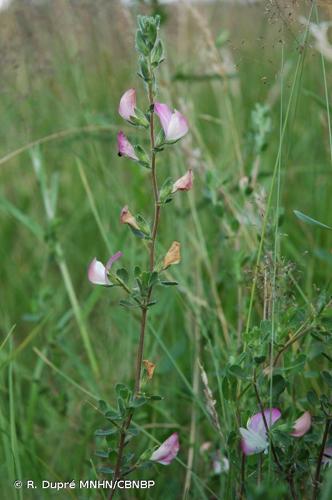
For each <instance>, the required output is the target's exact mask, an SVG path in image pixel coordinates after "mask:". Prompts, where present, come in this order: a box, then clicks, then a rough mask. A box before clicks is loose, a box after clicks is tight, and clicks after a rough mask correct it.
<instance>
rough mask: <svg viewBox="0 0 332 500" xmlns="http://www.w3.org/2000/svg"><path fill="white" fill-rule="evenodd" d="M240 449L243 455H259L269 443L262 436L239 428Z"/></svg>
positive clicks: (264, 436) (250, 430)
mask: <svg viewBox="0 0 332 500" xmlns="http://www.w3.org/2000/svg"><path fill="white" fill-rule="evenodd" d="M239 430H240V434H241V436H242V439H241V448H242V451H243V453H244V454H245V455H254V454H255V453H261V452H262V451H265V450H266V449H267V447H268V446H269V441H268V439H267V437H266V433H265V434H264V435H262V434H260V433H258V432H255V431H253V430H252V429H244V428H243V427H240V429H239Z"/></svg>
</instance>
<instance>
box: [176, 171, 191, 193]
mask: <svg viewBox="0 0 332 500" xmlns="http://www.w3.org/2000/svg"><path fill="white" fill-rule="evenodd" d="M193 180H194V176H193V171H192V170H191V169H189V170H188V172H186V173H185V174H184V175H183V176H182V177H180V178H179V179H178V180H177V181H176V182H174V184H173V188H172V194H173V193H176V192H177V191H189V190H190V189H191V188H192V187H193Z"/></svg>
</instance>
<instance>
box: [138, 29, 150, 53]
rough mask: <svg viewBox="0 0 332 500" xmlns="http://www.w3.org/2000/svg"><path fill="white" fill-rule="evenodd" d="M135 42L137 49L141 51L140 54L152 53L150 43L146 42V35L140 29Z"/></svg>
mask: <svg viewBox="0 0 332 500" xmlns="http://www.w3.org/2000/svg"><path fill="white" fill-rule="evenodd" d="M135 42H136V49H137V51H138V52H140V54H142V55H143V56H148V55H149V53H150V49H149V47H148V45H147V44H146V41H145V39H144V36H143V34H142V32H141V31H140V30H137V31H136V39H135Z"/></svg>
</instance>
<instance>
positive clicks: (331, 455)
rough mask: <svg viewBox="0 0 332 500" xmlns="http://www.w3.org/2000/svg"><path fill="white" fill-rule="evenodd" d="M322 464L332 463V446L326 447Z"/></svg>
mask: <svg viewBox="0 0 332 500" xmlns="http://www.w3.org/2000/svg"><path fill="white" fill-rule="evenodd" d="M322 464H323V465H329V466H330V465H331V464H332V446H327V447H326V448H325V449H324V454H323V458H322Z"/></svg>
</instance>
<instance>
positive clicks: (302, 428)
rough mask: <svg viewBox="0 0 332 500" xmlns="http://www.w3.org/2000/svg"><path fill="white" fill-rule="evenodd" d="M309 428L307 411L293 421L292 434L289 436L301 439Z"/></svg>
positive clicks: (309, 419)
mask: <svg viewBox="0 0 332 500" xmlns="http://www.w3.org/2000/svg"><path fill="white" fill-rule="evenodd" d="M310 427H311V415H310V413H309V412H308V411H306V412H304V413H303V415H302V416H301V417H300V418H298V419H297V420H295V422H294V427H293V432H292V433H291V436H294V437H301V436H304V434H306V432H308V430H309V429H310Z"/></svg>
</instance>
